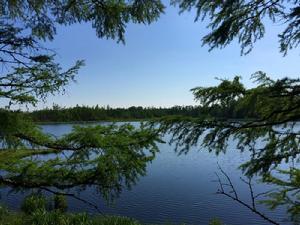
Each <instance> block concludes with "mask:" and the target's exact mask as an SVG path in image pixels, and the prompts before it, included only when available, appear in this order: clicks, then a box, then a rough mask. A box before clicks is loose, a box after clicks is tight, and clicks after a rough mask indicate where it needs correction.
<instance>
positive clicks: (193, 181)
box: [1, 124, 289, 225]
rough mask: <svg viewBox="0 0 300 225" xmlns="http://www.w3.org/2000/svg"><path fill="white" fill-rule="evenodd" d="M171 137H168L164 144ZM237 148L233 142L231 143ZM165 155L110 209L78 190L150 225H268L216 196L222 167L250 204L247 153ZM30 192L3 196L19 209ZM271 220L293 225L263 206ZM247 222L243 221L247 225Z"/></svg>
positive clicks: (164, 151)
mask: <svg viewBox="0 0 300 225" xmlns="http://www.w3.org/2000/svg"><path fill="white" fill-rule="evenodd" d="M71 127H72V125H68V124H63V125H62V124H60V125H43V126H42V128H43V130H44V131H46V132H48V133H51V134H54V135H56V136H60V135H62V134H64V133H67V132H69V131H70V130H71ZM169 138H170V137H168V136H165V137H164V140H166V141H167V140H168V139H169ZM231 144H232V146H234V143H231ZM159 149H160V153H159V154H157V156H156V158H155V160H154V161H153V162H152V163H149V165H148V166H147V174H146V176H144V177H140V178H139V181H138V182H137V184H136V185H134V186H132V188H131V189H130V190H128V189H124V190H123V191H122V193H121V195H120V196H119V198H118V199H115V201H114V202H113V203H112V204H109V205H108V204H107V203H106V202H105V201H104V200H103V199H102V198H101V195H100V194H99V193H97V189H96V188H95V187H88V188H87V189H86V190H75V189H73V191H74V192H76V191H78V194H79V196H80V198H82V199H85V200H87V201H89V202H91V203H92V204H95V205H97V206H98V207H99V209H100V210H101V211H102V212H104V213H109V214H117V215H123V216H128V217H133V218H136V219H138V220H140V221H141V222H145V223H164V222H173V223H182V222H185V223H188V224H208V221H209V220H211V219H212V218H219V219H221V220H223V221H224V222H225V223H226V224H231V225H235V224H236V225H238V224H245V221H247V222H246V224H248V225H251V224H269V223H267V222H266V221H264V220H263V219H261V218H260V217H259V216H257V215H255V214H253V213H252V212H250V211H249V210H248V209H246V208H243V207H242V206H240V205H238V204H237V203H236V202H234V201H232V200H231V199H228V198H225V197H223V196H220V195H216V194H215V193H216V191H217V188H218V183H216V182H214V181H215V180H216V176H215V172H217V171H218V168H217V163H219V164H220V166H221V167H222V169H223V170H224V171H226V173H227V174H228V175H229V176H230V177H231V179H232V182H233V183H234V185H235V187H236V189H237V190H238V193H239V195H240V196H241V198H242V199H243V200H245V201H249V200H250V196H249V190H248V187H247V185H245V184H244V183H242V182H241V181H240V176H241V172H240V170H238V166H239V165H240V164H241V163H242V162H245V161H246V160H247V159H248V157H249V156H248V155H247V154H246V153H240V152H239V151H235V149H234V148H233V147H232V148H230V147H229V149H230V150H229V151H228V152H227V153H226V155H224V154H220V155H219V156H216V155H214V154H212V153H208V152H207V151H205V149H196V148H194V149H192V150H191V151H190V152H189V153H188V154H186V155H180V156H178V155H176V153H174V148H173V146H169V145H168V144H159ZM269 188H270V186H268V185H265V184H261V183H258V184H255V185H254V191H255V192H257V193H259V192H263V191H265V190H268V189H269ZM24 194H25V193H10V190H9V189H8V188H3V189H2V191H1V201H2V202H5V204H7V205H8V206H9V207H10V208H13V209H17V208H18V206H20V202H21V201H22V198H23V196H24ZM68 201H69V210H70V211H74V212H82V211H87V212H89V213H97V211H96V209H95V208H94V207H93V206H92V205H88V204H85V203H83V202H81V201H78V200H75V199H73V198H70V199H68ZM258 207H259V209H260V210H261V211H262V212H265V213H266V214H267V215H268V216H269V217H271V218H272V219H274V220H276V221H279V222H281V224H289V223H288V222H287V215H286V213H285V210H284V209H280V208H279V209H278V210H275V211H269V210H267V209H265V208H263V206H258ZM243 221H244V222H243Z"/></svg>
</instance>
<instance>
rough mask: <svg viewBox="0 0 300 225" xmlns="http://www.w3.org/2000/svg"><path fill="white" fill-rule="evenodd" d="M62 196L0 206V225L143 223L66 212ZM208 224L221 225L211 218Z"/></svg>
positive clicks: (31, 198) (41, 196) (29, 197)
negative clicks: (14, 207) (16, 206)
mask: <svg viewBox="0 0 300 225" xmlns="http://www.w3.org/2000/svg"><path fill="white" fill-rule="evenodd" d="M66 211H67V203H66V199H65V197H64V196H61V195H57V196H54V197H53V198H52V199H50V201H49V199H47V198H46V197H45V196H43V195H41V194H36V193H35V194H32V195H29V196H27V197H26V198H25V199H24V201H23V203H22V205H21V211H20V212H12V211H10V210H8V209H7V208H6V207H5V206H0V225H143V224H142V223H140V222H138V221H137V220H135V219H132V218H127V217H120V216H109V215H93V216H91V215H88V214H87V213H67V212H66ZM168 224H170V223H168ZM208 225H223V223H221V222H220V221H219V220H217V219H213V220H212V221H211V222H210V223H209V224H208Z"/></svg>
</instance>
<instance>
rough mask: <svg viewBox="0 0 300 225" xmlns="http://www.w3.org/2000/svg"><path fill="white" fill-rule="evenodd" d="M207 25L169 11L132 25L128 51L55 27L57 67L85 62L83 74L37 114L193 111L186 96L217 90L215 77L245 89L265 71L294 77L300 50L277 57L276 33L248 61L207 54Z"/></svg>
mask: <svg viewBox="0 0 300 225" xmlns="http://www.w3.org/2000/svg"><path fill="white" fill-rule="evenodd" d="M205 25H206V24H205V23H201V22H197V23H194V14H193V13H185V14H183V15H178V9H176V8H170V7H169V8H168V9H167V10H166V13H165V14H164V15H162V16H161V18H160V19H159V20H158V21H157V22H155V23H153V24H152V25H150V26H144V25H134V24H130V25H128V27H127V30H126V44H125V45H122V44H118V43H116V42H115V41H112V40H105V39H99V38H97V37H96V34H95V31H94V30H93V29H92V27H91V25H90V24H77V25H72V26H69V27H59V28H58V30H57V36H56V37H55V40H54V41H53V42H51V43H50V44H47V47H50V48H54V49H55V50H56V51H57V52H58V57H57V59H58V61H59V62H60V63H61V65H62V66H64V67H66V68H67V67H68V66H71V65H72V63H73V62H75V61H76V59H84V60H85V62H86V66H85V67H83V68H82V69H81V70H80V72H79V74H78V76H77V83H75V84H72V85H70V86H69V87H67V93H66V94H65V95H63V96H56V97H49V98H48V100H47V102H46V103H41V104H39V105H38V107H39V108H41V107H46V106H52V104H53V103H56V104H59V105H61V106H74V105H76V104H79V105H83V104H84V105H96V104H98V105H99V106H103V105H110V106H112V107H127V106H131V105H136V106H173V105H191V104H195V102H194V100H193V96H192V94H191V92H190V91H189V90H190V89H191V88H193V87H195V86H210V85H215V84H217V83H218V81H217V80H215V77H219V78H232V77H234V76H235V75H241V76H242V77H243V81H244V82H245V83H246V85H247V86H251V82H250V80H249V78H250V76H251V74H252V73H254V72H256V71H258V70H263V71H265V72H267V73H268V74H270V75H272V77H273V78H279V77H284V76H291V77H299V72H300V71H299V63H300V61H299V49H295V50H293V51H290V52H289V54H288V56H286V57H283V56H282V54H281V53H279V50H278V47H279V44H278V39H277V34H278V31H280V30H282V27H280V26H279V25H272V24H270V25H268V26H267V29H266V36H265V38H264V39H263V40H261V41H259V42H258V43H257V44H256V45H255V48H254V50H253V51H252V52H251V53H250V54H249V55H247V56H242V57H241V56H240V47H239V45H238V44H237V43H232V44H231V45H230V46H228V47H227V48H225V49H220V50H219V49H216V50H213V51H212V52H208V48H207V47H202V46H201V38H202V37H203V35H204V34H206V33H207V32H209V30H207V29H206V28H205Z"/></svg>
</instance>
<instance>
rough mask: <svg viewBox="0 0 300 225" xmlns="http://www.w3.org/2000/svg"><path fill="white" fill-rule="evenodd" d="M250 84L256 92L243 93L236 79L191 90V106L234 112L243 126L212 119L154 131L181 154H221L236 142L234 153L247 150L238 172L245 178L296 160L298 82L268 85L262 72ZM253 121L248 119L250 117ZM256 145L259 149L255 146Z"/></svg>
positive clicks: (169, 121) (164, 124)
mask: <svg viewBox="0 0 300 225" xmlns="http://www.w3.org/2000/svg"><path fill="white" fill-rule="evenodd" d="M253 79H255V81H256V82H258V86H257V87H256V88H252V89H245V88H244V87H243V85H242V84H241V83H240V82H239V79H238V78H235V79H234V80H233V81H227V80H224V81H221V84H220V85H218V86H217V87H209V88H202V87H200V88H195V89H193V92H194V94H195V98H196V100H199V101H200V104H201V105H202V106H203V107H206V108H207V111H211V110H214V109H215V108H216V107H219V108H220V109H221V110H224V111H231V112H240V111H241V110H243V114H245V115H246V117H248V118H251V117H252V120H249V121H239V120H232V119H231V118H230V117H229V118H226V117H225V118H216V117H213V116H211V115H208V116H205V115H204V116H203V117H202V118H182V117H177V118H174V117H173V118H166V119H161V120H159V123H160V129H161V131H164V132H170V133H172V134H173V139H172V140H171V142H175V143H176V145H177V149H179V150H180V151H181V152H187V151H188V150H189V148H190V146H193V145H194V146H195V145H198V144H199V140H200V138H203V139H201V140H202V143H201V144H202V146H204V147H207V148H208V149H209V150H210V151H216V153H219V152H225V151H226V148H227V144H228V141H229V140H232V139H234V140H236V147H237V149H239V150H241V151H244V150H249V151H250V152H251V153H252V155H251V156H252V157H251V160H250V161H249V162H247V163H245V164H244V165H242V168H243V169H244V170H245V171H246V173H247V174H248V175H253V174H255V173H262V174H264V173H266V172H268V171H269V170H270V169H272V168H275V167H276V166H278V165H280V164H281V163H282V162H284V161H289V160H290V159H291V158H296V157H297V155H298V153H299V152H300V151H299V133H298V131H297V130H295V128H294V126H295V125H296V121H297V120H299V118H300V117H299V115H300V98H299V91H298V90H299V79H289V78H283V79H280V80H277V81H274V80H272V79H270V78H269V77H267V76H266V74H265V73H263V72H257V73H255V74H254V75H253ZM254 112H255V117H254V118H253V113H254ZM257 140H261V142H262V146H259V147H258V146H257Z"/></svg>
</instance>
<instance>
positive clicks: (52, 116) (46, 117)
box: [26, 105, 256, 123]
mask: <svg viewBox="0 0 300 225" xmlns="http://www.w3.org/2000/svg"><path fill="white" fill-rule="evenodd" d="M250 111H251V110H236V108H234V107H232V108H231V109H227V110H224V109H222V108H221V107H214V108H213V109H207V108H205V107H201V106H192V105H189V106H173V107H142V106H131V107H128V108H111V107H110V106H106V107H103V106H101V107H100V106H98V105H96V106H79V105H77V106H75V107H69V108H66V107H60V106H58V105H54V106H53V107H52V108H45V109H40V110H35V111H32V112H26V114H27V115H28V116H29V117H30V118H32V120H33V121H34V122H40V123H48V122H53V123H62V122H81V121H82V122H88V121H128V120H131V121H133V120H134V121H136V120H148V119H156V118H162V117H167V116H184V117H193V118H199V117H202V116H207V115H210V116H212V117H217V118H220V119H223V118H227V119H249V118H254V117H256V115H255V113H251V112H250Z"/></svg>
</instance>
